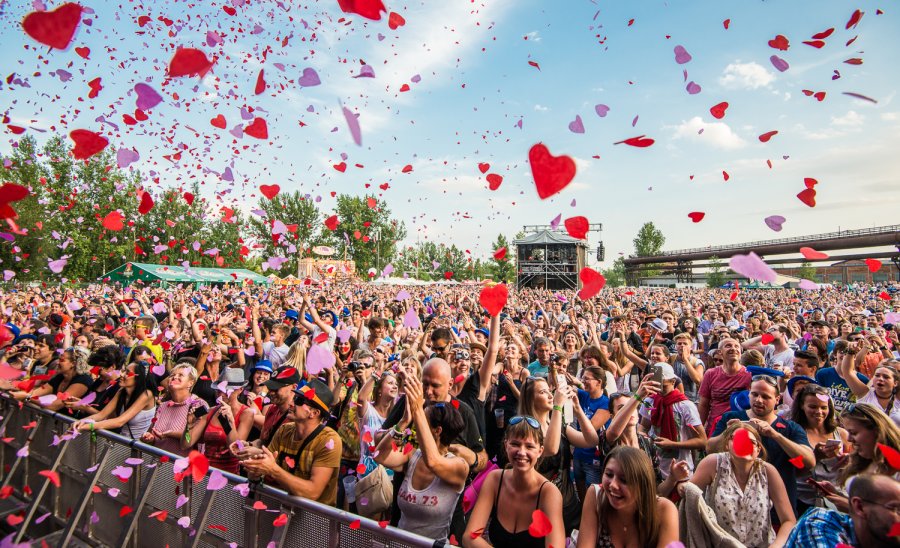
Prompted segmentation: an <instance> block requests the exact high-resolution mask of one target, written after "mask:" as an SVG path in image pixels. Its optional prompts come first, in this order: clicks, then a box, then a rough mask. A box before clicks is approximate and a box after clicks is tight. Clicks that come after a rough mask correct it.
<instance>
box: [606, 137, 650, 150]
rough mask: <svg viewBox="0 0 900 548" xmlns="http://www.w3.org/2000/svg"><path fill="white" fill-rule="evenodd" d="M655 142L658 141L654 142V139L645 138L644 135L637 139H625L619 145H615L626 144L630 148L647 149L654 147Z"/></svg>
mask: <svg viewBox="0 0 900 548" xmlns="http://www.w3.org/2000/svg"><path fill="white" fill-rule="evenodd" d="M655 142H656V141H654V140H653V139H651V138H649V137H645V136H643V135H638V136H637V137H630V138H628V139H625V140H624V141H619V142H618V143H615V144H617V145H619V144H625V145H628V146H630V147H637V148H647V147H648V146H650V145H652V144H653V143H655Z"/></svg>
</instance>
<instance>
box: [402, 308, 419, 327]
mask: <svg viewBox="0 0 900 548" xmlns="http://www.w3.org/2000/svg"><path fill="white" fill-rule="evenodd" d="M403 327H408V328H410V329H419V328H420V327H422V322H421V321H420V320H419V315H418V314H416V311H415V310H414V309H412V308H410V309H409V310H407V311H406V314H404V315H403Z"/></svg>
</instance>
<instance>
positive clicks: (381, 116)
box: [0, 0, 900, 266]
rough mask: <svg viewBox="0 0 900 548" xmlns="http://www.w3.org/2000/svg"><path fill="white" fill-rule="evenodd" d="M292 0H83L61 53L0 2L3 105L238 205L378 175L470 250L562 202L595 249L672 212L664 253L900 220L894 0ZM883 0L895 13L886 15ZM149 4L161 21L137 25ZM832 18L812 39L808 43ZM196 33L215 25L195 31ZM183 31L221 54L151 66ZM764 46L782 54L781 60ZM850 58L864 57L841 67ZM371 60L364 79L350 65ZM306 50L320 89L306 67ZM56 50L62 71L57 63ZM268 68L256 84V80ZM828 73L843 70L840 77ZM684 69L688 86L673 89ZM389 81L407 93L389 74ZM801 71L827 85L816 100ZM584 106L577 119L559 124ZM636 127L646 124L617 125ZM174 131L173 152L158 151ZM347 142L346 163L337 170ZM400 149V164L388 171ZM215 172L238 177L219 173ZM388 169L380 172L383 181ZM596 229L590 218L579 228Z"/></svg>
mask: <svg viewBox="0 0 900 548" xmlns="http://www.w3.org/2000/svg"><path fill="white" fill-rule="evenodd" d="M245 4H246V5H245ZM296 4H297V3H295V2H284V3H281V2H273V1H264V2H260V1H254V2H244V1H242V0H231V1H230V2H227V5H229V6H234V7H235V8H236V10H237V12H236V14H235V15H234V16H229V15H227V14H226V13H225V12H224V11H222V9H221V6H222V5H223V3H222V2H216V3H213V4H210V5H207V6H205V7H202V8H197V7H195V5H194V4H188V3H186V2H166V3H156V2H146V3H144V4H140V3H118V2H103V1H96V2H94V1H85V2H84V4H83V5H85V6H86V7H89V8H91V9H92V10H93V11H94V13H93V14H85V19H89V20H90V21H91V24H90V25H87V24H86V22H85V21H83V22H82V24H81V26H80V27H79V29H78V31H77V33H76V35H75V38H74V40H73V42H72V44H71V45H70V47H69V49H67V50H65V51H60V50H53V51H51V52H50V53H49V54H48V53H46V52H47V48H45V47H42V46H40V44H37V43H36V42H34V41H33V40H32V39H30V38H29V37H28V36H27V35H26V34H25V33H24V32H23V31H22V29H21V26H20V25H19V22H20V21H21V19H22V18H23V17H24V16H25V14H26V13H28V12H29V11H31V10H32V9H33V8H32V7H31V5H30V3H27V4H26V3H24V2H17V3H4V4H2V7H0V10H2V11H0V23H2V25H0V43H3V44H4V45H5V48H4V49H5V52H4V54H3V60H4V67H5V69H6V70H5V71H4V75H5V76H6V75H9V74H11V73H15V74H16V76H17V77H18V78H19V79H20V81H19V82H13V83H11V84H9V83H7V82H6V81H4V82H3V83H2V84H0V86H2V87H0V104H3V105H6V106H5V107H4V108H6V111H5V112H6V113H7V114H8V115H9V116H10V118H11V119H12V123H14V124H17V125H20V126H25V127H28V128H29V129H28V130H27V131H28V132H29V133H31V134H33V135H35V136H36V137H37V138H38V139H43V138H44V137H45V136H46V135H48V133H49V132H48V133H40V131H39V130H49V129H50V127H51V126H56V128H57V129H63V130H64V131H65V132H66V133H67V132H68V131H70V130H72V129H77V128H84V129H90V130H93V131H101V132H102V133H103V134H104V135H106V136H107V137H109V138H110V141H111V146H115V147H116V148H120V147H125V148H133V149H134V150H136V151H137V152H138V153H139V154H140V156H141V160H140V161H139V162H137V163H135V164H133V167H135V168H140V169H141V171H142V172H143V173H145V174H146V175H148V177H149V176H154V177H158V178H159V180H160V184H162V185H164V186H170V185H175V186H178V185H181V184H185V183H188V182H190V181H192V180H195V179H196V180H199V181H201V182H202V183H203V187H202V188H203V189H204V192H205V193H207V194H208V196H209V197H211V198H213V199H215V200H217V201H218V202H217V203H221V204H222V205H228V206H233V205H235V204H237V205H239V206H241V207H245V209H247V210H248V211H249V209H252V206H253V205H254V204H255V203H256V199H257V197H258V196H259V192H258V186H259V185H260V184H273V183H277V184H279V185H280V186H281V188H282V189H284V190H294V189H300V190H301V191H303V192H306V193H309V194H310V195H311V196H312V197H314V198H320V199H321V202H320V207H321V208H322V209H323V210H324V211H326V212H327V211H331V208H332V207H333V205H334V200H333V198H332V197H331V195H330V192H332V191H334V192H349V193H354V194H361V193H364V192H367V191H368V192H373V191H374V192H377V193H379V194H382V195H383V197H384V198H385V199H386V200H387V201H388V204H389V206H390V207H391V209H392V210H393V212H394V215H395V216H396V217H398V218H400V219H402V220H404V221H405V222H406V224H407V228H408V233H409V237H408V239H407V243H415V241H416V240H417V239H419V240H424V239H432V240H438V241H444V242H447V243H455V244H457V245H458V246H459V247H461V248H463V249H468V250H471V252H472V253H473V256H480V257H486V256H488V254H489V250H490V244H491V242H492V241H493V240H494V239H495V238H496V236H497V234H498V233H500V232H503V233H505V234H507V235H508V236H512V235H513V234H514V233H515V232H516V231H518V230H519V229H520V228H521V226H522V225H524V224H536V223H549V222H550V221H551V220H552V219H553V218H554V217H555V216H556V215H558V214H562V217H563V218H566V217H569V216H573V215H584V216H586V217H587V218H588V219H589V220H590V221H591V222H601V223H603V225H604V231H603V234H602V239H603V241H604V242H605V244H606V248H607V262H606V263H605V264H603V265H600V266H606V265H608V264H609V263H610V262H611V260H612V259H614V258H615V257H617V256H618V254H619V253H625V254H626V255H627V254H629V253H631V252H632V244H631V240H632V238H634V236H635V234H636V233H637V231H638V229H639V228H640V226H641V224H643V223H644V222H646V221H653V222H654V223H656V225H657V226H658V227H659V228H660V229H661V230H662V231H663V233H664V234H665V235H666V238H667V242H666V246H665V247H666V248H670V249H672V248H685V247H695V246H701V245H714V244H720V243H731V242H739V241H753V240H761V239H767V238H775V237H789V236H797V235H803V234H812V233H817V232H827V231H832V230H836V229H837V228H838V227H839V226H840V227H841V228H861V227H869V226H877V225H884V224H892V223H895V222H897V221H896V220H897V211H898V210H900V209H898V202H900V184H898V183H897V173H898V172H900V157H898V154H897V150H898V135H900V107H898V106H897V104H896V103H895V99H896V93H897V88H898V81H900V74H898V67H897V63H896V58H895V56H896V52H897V51H900V43H898V42H900V38H898V33H897V32H896V29H897V28H900V25H898V21H897V15H896V14H895V13H894V12H893V9H894V6H893V5H890V4H888V5H884V6H882V4H879V3H872V2H862V3H858V4H851V3H846V2H836V1H830V2H823V1H816V2H810V1H796V2H756V1H752V2H699V1H697V2H672V3H663V2H590V1H580V0H579V1H570V2H539V1H506V0H498V1H483V2H469V1H456V0H454V1H446V2H437V1H431V2H419V3H405V2H393V1H389V2H387V3H386V6H387V8H388V10H389V11H394V12H397V13H400V14H401V15H402V16H403V17H404V18H405V20H406V24H405V25H404V26H402V27H400V28H398V29H396V30H390V29H389V28H388V24H387V16H386V15H385V17H383V18H382V20H381V21H369V20H365V19H363V18H361V17H359V16H357V15H353V14H344V13H341V12H340V9H339V8H338V6H337V2H336V1H320V2H318V3H311V2H303V5H302V6H298V5H296ZM58 5H59V4H50V5H48V7H49V8H55V7H56V6H58ZM879 7H881V8H882V9H885V10H886V12H885V13H884V14H881V15H877V14H876V10H877V9H878V8H879ZM857 8H859V9H861V10H863V11H864V12H865V15H864V16H863V17H862V20H861V21H860V22H859V24H858V26H857V27H856V28H855V29H850V30H847V29H845V28H844V27H845V24H846V22H847V20H848V19H849V18H850V15H851V14H852V13H853V11H854V10H855V9H857ZM286 10H287V11H286ZM141 15H148V16H150V17H151V21H150V22H148V23H147V24H145V26H144V27H139V26H138V22H137V18H138V17H139V16H141ZM160 16H163V17H167V18H169V19H171V20H172V21H173V24H172V25H171V26H166V25H165V23H164V22H161V21H159V20H158V19H157V18H158V17H160ZM726 19H730V25H729V28H728V29H727V30H726V29H725V28H724V26H723V21H724V20H726ZM630 20H633V23H632V24H630V25H629V21H630ZM831 27H834V28H835V32H834V34H832V35H831V36H830V37H828V38H827V39H826V40H825V42H826V45H825V46H824V47H823V48H822V49H815V48H813V47H810V46H807V45H804V44H803V43H802V42H803V41H804V40H809V39H810V37H811V36H812V35H813V34H815V33H818V32H821V31H824V30H826V29H828V28H831ZM170 32H171V33H172V34H173V36H169V33H170ZM208 32H216V33H218V34H219V35H220V37H221V43H219V44H217V45H215V46H210V45H208V44H207V43H206V41H207V39H208V35H207V33H208ZM138 33H143V34H138ZM777 34H782V35H784V36H786V37H787V38H788V39H789V41H790V48H789V49H788V50H787V51H778V50H775V49H773V48H771V47H769V45H768V44H767V42H768V41H769V40H771V39H773V38H774V37H775V36H776V35H777ZM379 35H381V39H380V37H379ZM854 36H858V38H857V40H856V41H855V42H854V43H853V44H852V45H850V46H849V47H848V46H845V43H846V42H847V41H848V40H849V39H851V38H852V37H854ZM285 37H289V38H288V40H287V44H286V45H285V46H282V43H283V42H282V41H283V39H284V38H285ZM678 45H680V46H683V47H684V48H685V49H686V50H687V51H688V52H689V53H690V55H691V57H692V59H691V60H690V61H689V62H687V63H685V64H678V63H676V60H675V54H674V52H673V49H674V48H675V47H676V46H678ZM83 46H87V47H89V48H90V49H91V54H90V59H89V60H85V59H82V58H81V57H80V56H78V55H77V54H76V52H75V48H76V47H83ZM179 46H180V47H196V48H199V49H202V50H203V51H205V52H206V53H207V54H208V55H210V56H211V55H216V56H217V57H218V61H217V63H216V65H215V67H214V69H213V71H212V73H210V74H209V75H207V76H206V77H205V78H204V79H202V80H201V79H199V78H178V79H174V80H171V81H169V82H168V83H166V78H165V70H164V67H165V66H166V65H167V64H168V61H169V59H170V58H171V57H172V54H173V53H174V48H175V47H179ZM267 48H268V51H266V50H267ZM264 51H266V56H265V59H263V52H264ZM773 54H775V55H778V56H779V57H781V58H783V59H784V60H786V61H787V62H788V63H789V64H790V68H789V69H788V70H787V71H785V72H779V71H778V70H776V69H775V67H774V66H773V65H772V63H771V62H770V61H769V57H770V56H771V55H773ZM849 58H861V59H863V60H864V62H863V64H862V65H849V64H845V63H844V60H846V59H849ZM44 60H47V63H46V64H44ZM362 61H365V63H367V64H368V65H370V66H371V67H372V68H373V70H374V72H375V78H358V79H354V78H352V77H351V76H352V75H355V74H359V71H360V66H361V62H362ZM529 61H534V62H535V63H537V64H538V65H539V66H540V69H537V68H535V67H533V66H531V65H529V63H528V62H529ZM306 68H312V69H314V70H315V71H316V72H317V74H318V76H319V78H320V80H321V85H318V86H315V87H301V86H299V85H298V84H297V80H298V78H299V77H300V75H301V73H302V71H303V70H304V69H306ZM58 69H63V70H65V71H68V72H69V73H71V75H72V76H71V78H70V79H69V80H68V81H67V82H62V81H61V79H60V77H59V73H57V72H56V71H57V70H58ZM260 69H263V70H264V71H265V77H266V80H267V83H268V84H269V86H268V88H267V90H266V91H265V92H264V93H263V94H261V95H258V96H257V95H254V94H253V87H254V84H255V82H256V77H257V74H258V72H259V70H260ZM834 70H837V71H839V72H840V78H839V79H832V78H833V76H834V75H835V73H834V72H833V71H834ZM37 71H39V72H40V75H39V76H37V75H35V72H37ZM684 71H687V73H688V74H687V79H686V80H685V76H684V74H683V72H684ZM98 76H99V77H101V78H102V85H103V87H104V89H103V90H102V91H101V92H100V95H99V97H97V98H95V99H87V91H88V86H87V82H88V81H90V80H92V79H93V78H95V77H98ZM416 76H418V78H414V77H416ZM416 80H418V82H416ZM691 81H693V82H695V83H697V84H699V85H700V87H701V91H700V92H699V93H697V94H693V95H692V94H689V93H688V92H687V91H686V89H685V88H686V85H687V82H691ZM138 82H144V83H147V84H149V85H151V86H152V87H153V88H155V89H156V90H157V91H159V92H160V93H161V94H162V95H163V97H164V101H163V103H161V104H160V105H158V106H156V107H154V108H153V109H152V110H151V111H150V113H149V116H150V119H149V120H148V121H146V122H142V123H141V124H138V125H137V126H133V127H131V128H128V127H126V126H125V125H123V124H122V115H123V114H128V113H130V114H133V111H134V108H135V94H134V91H133V87H134V85H135V84H136V83H138ZM23 84H24V85H23ZM403 84H408V85H409V86H410V88H411V89H410V91H408V92H405V93H403V92H400V91H399V89H400V87H401V86H402V85H403ZM804 89H805V90H811V91H813V92H819V91H824V92H826V96H825V99H824V100H823V101H818V100H816V99H815V98H814V97H808V96H806V95H805V94H804V93H803V91H802V90H804ZM842 92H853V93H859V94H862V95H865V96H868V97H871V98H873V99H876V100H877V101H878V103H877V104H872V103H870V102H867V101H862V100H859V99H855V98H852V97H850V96H847V95H843V94H842ZM176 93H177V95H178V99H175V96H174V94H176ZM722 101H727V102H728V103H729V107H728V109H727V111H726V114H725V117H724V118H723V119H722V120H716V119H715V118H713V117H712V115H711V114H710V112H709V109H710V107H712V106H713V105H716V104H717V103H720V102H722ZM597 104H604V105H607V106H608V107H609V109H610V110H609V112H608V114H607V115H606V116H605V117H603V118H601V117H599V116H598V115H597V114H596V112H595V108H594V107H595V105H597ZM341 106H345V107H347V108H349V109H351V110H352V111H354V112H356V113H358V114H359V123H360V126H361V130H362V146H356V145H355V144H354V143H353V141H352V138H351V136H350V133H349V131H348V129H347V125H346V123H345V121H344V118H343V114H342V110H341ZM242 107H243V108H246V107H252V108H253V109H255V111H256V114H257V115H259V116H262V117H263V118H265V119H266V121H267V124H268V129H269V139H268V140H267V141H265V142H263V141H259V140H256V139H252V138H249V137H248V136H243V137H242V138H240V139H237V142H236V143H235V142H234V141H235V138H234V137H233V136H232V135H231V134H229V132H228V131H227V130H220V129H217V128H214V127H212V126H211V125H210V123H209V120H210V119H211V118H213V117H215V116H216V115H218V114H222V115H223V116H225V118H226V120H227V122H228V129H232V128H234V127H235V126H238V125H241V126H246V125H247V124H248V123H249V121H250V120H242V119H241V115H240V114H241V113H240V110H241V108H242ZM576 116H580V117H581V120H582V123H583V125H584V128H585V131H584V133H583V134H576V133H573V132H571V131H570V130H569V128H568V125H569V123H570V122H572V121H574V120H575V118H576ZM99 117H103V118H104V119H105V120H107V121H109V122H112V123H115V124H117V125H118V127H119V130H120V131H116V130H114V129H113V128H112V127H111V126H110V125H107V124H103V123H102V122H100V121H98V119H99ZM519 122H521V127H519V125H518V124H519ZM632 126H633V127H632ZM774 130H777V131H778V132H779V133H778V134H777V135H776V136H774V137H773V138H772V139H771V140H770V141H769V142H768V143H761V142H760V141H759V140H758V136H759V135H760V134H763V133H765V132H768V131H774ZM4 131H5V130H4ZM5 133H6V135H5V138H4V139H3V140H2V142H0V147H2V149H0V150H3V151H4V152H7V151H8V150H9V146H10V143H11V142H13V141H14V140H15V138H16V136H14V135H12V134H11V133H10V132H9V131H5ZM637 135H646V136H648V137H651V138H653V139H655V141H656V143H655V144H654V145H653V146H651V147H649V148H634V147H629V146H626V145H614V144H613V143H615V142H617V141H621V140H623V139H626V138H629V137H634V136H637ZM168 138H171V140H172V143H170V142H169V141H168ZM537 142H544V143H545V144H546V145H547V146H548V147H549V148H550V151H551V152H552V153H554V154H567V155H570V156H572V157H573V158H574V159H575V162H576V165H577V166H578V173H577V175H576V177H575V179H574V181H573V182H572V183H571V184H570V185H569V187H568V188H566V189H565V190H564V191H563V192H562V193H560V194H558V195H556V196H555V197H552V198H550V199H547V200H543V201H542V200H540V199H539V198H538V196H537V194H536V192H535V189H534V183H533V180H532V176H531V172H530V168H529V165H528V162H527V157H528V150H529V148H530V147H531V146H532V145H533V144H535V143H537ZM182 145H183V146H184V147H186V151H185V152H184V153H183V156H182V160H181V161H180V162H179V163H177V164H173V163H171V162H169V161H168V160H165V159H164V158H163V155H168V154H172V153H174V152H176V151H177V150H178V148H180V147H182ZM244 147H246V148H244ZM236 150H237V151H238V152H239V153H238V154H235V151H236ZM342 154H345V155H346V163H347V164H348V167H347V170H346V172H345V173H340V172H338V171H336V170H335V169H334V168H333V167H332V166H333V165H334V164H337V163H339V162H341V161H342ZM767 160H770V161H771V163H772V167H771V168H770V167H768V165H767ZM479 162H487V163H490V165H491V170H490V172H492V173H497V174H499V175H502V176H503V178H504V179H503V183H502V185H501V187H500V188H499V189H498V190H497V191H490V190H489V189H488V188H487V183H486V182H485V180H484V175H482V174H481V173H480V171H479V170H478V167H477V166H478V163H479ZM356 164H360V165H362V166H364V167H362V168H358V167H355V165H356ZM407 164H409V165H412V166H413V170H412V172H411V173H401V170H402V168H403V167H404V166H406V165H407ZM226 168H230V169H231V172H232V174H233V179H234V180H233V181H228V180H223V177H222V174H223V173H224V172H225V169H226ZM723 171H726V172H727V173H728V174H729V180H728V181H727V182H726V181H724V180H723V179H724V178H723V174H722V172H723ZM691 176H693V179H691ZM804 177H813V178H816V179H817V180H818V181H819V184H818V186H817V187H816V190H817V197H816V201H817V205H816V207H815V208H809V207H807V206H806V205H804V204H803V203H801V202H800V201H799V200H798V199H797V198H796V194H797V193H799V192H800V191H801V190H803V189H804V186H803V179H804ZM383 183H388V184H389V185H390V188H389V189H388V190H387V191H384V192H383V191H381V190H380V189H379V188H378V185H381V184H383ZM147 184H148V185H149V186H150V188H151V189H153V188H154V187H155V185H156V183H154V182H153V181H150V180H148V183H147ZM366 184H369V185H371V186H370V188H368V189H367V188H366V187H365V185H366ZM214 193H218V194H215V195H214ZM573 203H574V205H573ZM694 211H699V212H704V213H706V217H705V218H704V219H703V220H702V221H701V222H700V223H696V224H695V223H693V222H691V220H690V219H689V218H688V216H687V214H688V213H690V212H694ZM770 215H782V216H784V217H786V218H787V222H786V223H785V224H784V228H783V230H782V231H781V232H780V233H775V232H773V231H772V230H771V229H769V228H768V227H767V226H766V225H765V224H764V222H763V220H764V218H766V217H767V216H770ZM285 221H286V222H289V220H288V219H285ZM598 239H599V238H598V235H596V234H591V235H590V243H591V245H592V246H594V245H596V243H597V240H598Z"/></svg>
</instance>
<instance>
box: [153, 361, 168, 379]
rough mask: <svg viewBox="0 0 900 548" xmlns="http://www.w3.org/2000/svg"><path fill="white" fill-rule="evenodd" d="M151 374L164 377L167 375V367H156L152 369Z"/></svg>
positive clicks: (163, 365) (161, 365)
mask: <svg viewBox="0 0 900 548" xmlns="http://www.w3.org/2000/svg"><path fill="white" fill-rule="evenodd" d="M150 372H151V373H153V374H154V375H156V376H157V377H162V376H163V375H165V374H166V366H165V364H159V365H154V366H153V367H151V368H150Z"/></svg>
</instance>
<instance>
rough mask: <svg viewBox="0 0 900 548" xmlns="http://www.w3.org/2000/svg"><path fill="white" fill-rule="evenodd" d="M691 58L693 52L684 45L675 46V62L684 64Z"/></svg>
mask: <svg viewBox="0 0 900 548" xmlns="http://www.w3.org/2000/svg"><path fill="white" fill-rule="evenodd" d="M690 60H691V54H690V53H688V52H687V50H686V49H684V46H675V62H676V63H678V64H679V65H683V64H685V63H687V62H688V61H690Z"/></svg>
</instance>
